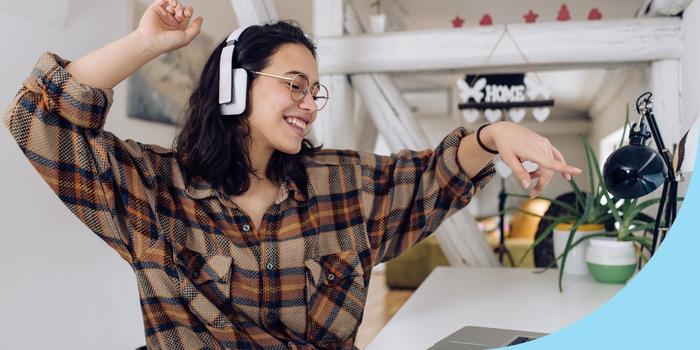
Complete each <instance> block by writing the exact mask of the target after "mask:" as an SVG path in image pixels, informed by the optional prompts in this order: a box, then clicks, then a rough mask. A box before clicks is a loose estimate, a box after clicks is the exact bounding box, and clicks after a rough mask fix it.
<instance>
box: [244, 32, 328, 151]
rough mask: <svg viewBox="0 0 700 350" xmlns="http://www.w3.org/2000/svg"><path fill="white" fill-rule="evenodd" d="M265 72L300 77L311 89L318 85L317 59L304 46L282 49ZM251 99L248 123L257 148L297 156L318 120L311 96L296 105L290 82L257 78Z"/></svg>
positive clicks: (290, 45)
mask: <svg viewBox="0 0 700 350" xmlns="http://www.w3.org/2000/svg"><path fill="white" fill-rule="evenodd" d="M262 72H263V73H268V74H274V75H279V76H285V77H289V78H291V77H293V76H294V75H295V74H297V73H301V74H303V75H305V76H306V78H307V79H308V81H309V83H310V84H311V85H313V84H315V83H316V82H318V66H317V64H316V59H314V56H313V55H312V54H311V51H309V49H307V48H306V47H305V46H303V45H301V44H284V45H282V46H280V47H279V48H278V50H277V52H275V53H274V54H273V55H272V56H271V57H270V60H269V65H268V66H267V67H265V68H264V69H263V70H262ZM250 99H251V101H250V102H251V104H250V106H249V108H250V116H249V117H248V123H249V125H250V131H251V138H252V142H253V144H254V147H255V146H257V147H261V146H262V147H264V148H267V149H271V150H272V151H273V150H279V151H280V152H284V153H288V154H296V153H298V152H299V151H300V150H301V141H302V139H303V138H304V135H305V134H306V133H307V132H308V130H309V128H310V127H311V124H312V123H313V122H314V120H316V112H317V107H316V103H315V102H314V100H313V96H311V93H309V94H307V95H306V96H305V97H304V98H303V99H302V100H300V101H294V100H293V99H292V97H291V95H290V92H289V81H288V80H283V79H278V78H273V77H269V76H264V75H258V76H257V77H256V79H255V80H254V81H253V84H252V88H251V98H250Z"/></svg>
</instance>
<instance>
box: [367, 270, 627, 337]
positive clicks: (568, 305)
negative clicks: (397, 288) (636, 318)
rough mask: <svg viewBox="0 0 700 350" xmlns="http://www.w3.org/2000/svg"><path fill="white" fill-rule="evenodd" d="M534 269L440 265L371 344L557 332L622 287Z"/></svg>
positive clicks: (557, 272) (552, 271)
mask: <svg viewBox="0 0 700 350" xmlns="http://www.w3.org/2000/svg"><path fill="white" fill-rule="evenodd" d="M533 271H534V269H513V268H460V267H438V268H437V269H435V270H434V271H433V273H431V274H430V276H428V278H427V279H426V280H425V281H424V282H423V284H421V285H420V287H418V289H416V292H415V293H414V294H413V295H412V296H411V298H410V299H408V301H407V302H406V304H404V306H403V307H402V308H401V309H400V310H399V311H398V312H397V313H396V315H394V317H393V318H392V319H391V320H390V321H389V323H388V324H387V325H386V326H385V327H384V328H383V329H382V330H381V332H379V334H378V335H377V337H376V338H374V340H373V341H372V342H371V343H370V344H369V345H368V346H367V350H385V349H402V350H410V349H419V350H425V349H427V348H429V347H430V346H432V345H433V344H435V343H436V342H437V341H439V340H440V339H442V338H444V337H446V336H448V335H449V334H451V333H452V332H454V331H456V330H457V329H459V328H462V327H463V326H482V327H493V328H508V329H517V330H522V331H532V332H543V333H552V332H555V331H557V330H559V329H561V328H564V327H566V326H567V325H569V324H572V323H573V322H575V321H577V320H579V319H581V318H583V317H584V316H586V315H588V314H589V313H590V312H592V311H593V310H595V309H596V308H598V307H599V306H601V305H602V304H603V303H605V302H606V301H607V300H608V299H610V298H611V297H612V296H614V295H615V294H616V293H617V292H618V291H619V290H620V289H621V288H622V285H610V284H602V283H597V282H595V281H594V280H593V278H592V277H590V276H585V277H582V276H572V275H565V276H564V284H563V286H564V292H563V293H560V292H559V288H558V287H557V282H558V276H559V271H558V270H549V271H547V272H545V273H533Z"/></svg>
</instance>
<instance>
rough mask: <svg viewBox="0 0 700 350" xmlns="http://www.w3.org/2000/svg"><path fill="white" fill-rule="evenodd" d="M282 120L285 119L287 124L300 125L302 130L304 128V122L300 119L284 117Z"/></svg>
mask: <svg viewBox="0 0 700 350" xmlns="http://www.w3.org/2000/svg"><path fill="white" fill-rule="evenodd" d="M284 120H286V121H287V123H289V124H292V125H296V126H298V127H300V128H301V129H302V130H305V129H306V123H305V122H304V121H303V120H301V119H297V118H294V117H284Z"/></svg>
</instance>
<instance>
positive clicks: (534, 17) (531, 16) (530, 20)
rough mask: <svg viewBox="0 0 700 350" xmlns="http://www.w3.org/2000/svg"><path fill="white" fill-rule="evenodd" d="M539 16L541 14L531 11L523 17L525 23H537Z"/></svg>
mask: <svg viewBox="0 0 700 350" xmlns="http://www.w3.org/2000/svg"><path fill="white" fill-rule="evenodd" d="M537 16H539V14H537V13H534V12H532V10H529V11H528V12H527V13H526V14H525V15H523V18H525V23H535V21H536V20H537Z"/></svg>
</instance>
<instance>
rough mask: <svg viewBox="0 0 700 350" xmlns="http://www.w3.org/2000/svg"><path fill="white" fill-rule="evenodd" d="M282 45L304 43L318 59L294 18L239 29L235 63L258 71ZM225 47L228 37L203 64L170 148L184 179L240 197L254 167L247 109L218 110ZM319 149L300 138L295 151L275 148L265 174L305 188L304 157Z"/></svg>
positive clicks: (312, 45) (313, 46)
mask: <svg viewBox="0 0 700 350" xmlns="http://www.w3.org/2000/svg"><path fill="white" fill-rule="evenodd" d="M284 44H301V45H304V46H305V47H306V48H308V49H309V51H311V53H312V55H313V56H314V58H316V46H315V45H314V43H313V42H312V41H311V40H310V39H309V38H307V37H306V35H305V34H304V32H303V30H302V29H301V28H300V27H299V25H298V24H297V23H296V22H294V21H278V22H275V23H270V24H264V25H256V26H251V27H249V28H248V29H246V30H245V31H244V32H243V33H241V35H240V37H239V40H238V43H237V44H236V49H235V56H236V58H237V62H238V63H237V65H236V66H237V67H243V68H245V69H247V70H249V71H261V70H263V69H264V68H265V67H266V66H267V65H268V64H269V63H270V62H269V61H270V57H271V56H272V55H273V54H274V53H275V52H277V50H278V49H279V48H280V46H282V45H284ZM225 45H226V40H224V41H222V42H221V43H220V44H219V45H218V46H217V47H216V49H215V50H214V52H213V53H212V54H211V56H210V57H209V59H208V60H207V63H206V64H205V65H204V69H203V70H202V74H201V76H200V78H199V82H198V83H197V85H196V87H195V89H194V92H193V93H192V95H191V96H190V99H189V107H188V108H187V111H186V120H185V123H184V125H183V127H182V130H180V133H179V134H178V135H177V137H176V138H175V140H174V142H173V144H174V145H173V146H174V148H176V149H177V155H178V163H179V164H180V167H181V168H182V170H183V171H184V172H185V174H186V176H187V177H188V178H190V179H191V178H193V177H198V176H199V177H201V178H203V179H204V180H206V181H208V182H210V183H211V184H213V185H215V186H221V187H223V189H224V190H225V191H226V193H227V194H229V195H239V194H242V193H245V192H246V191H248V189H249V188H250V177H249V175H250V174H253V175H255V170H256V169H253V168H252V165H251V161H250V157H249V152H248V140H249V138H250V128H249V124H248V117H249V112H246V113H245V114H244V115H243V116H241V117H230V116H222V115H221V113H220V111H219V101H218V96H219V58H220V56H221V51H222V50H223V48H224V47H225ZM255 77H256V75H254V74H251V75H250V79H249V82H248V94H249V96H248V100H249V101H250V87H251V86H252V85H251V84H252V82H253V80H254V79H255ZM320 148H321V147H314V146H313V144H312V143H311V141H309V140H307V139H304V140H303V141H302V146H301V151H299V153H297V154H286V153H283V152H280V151H278V150H275V151H274V152H273V154H272V157H271V158H270V161H269V163H268V166H267V169H265V176H266V177H267V178H269V179H272V180H277V181H280V182H281V181H282V180H284V179H285V178H286V177H289V178H290V179H291V180H292V181H294V182H295V183H296V184H298V185H299V187H300V189H301V190H305V189H306V183H307V181H308V179H307V176H306V171H305V168H304V164H303V161H302V157H304V156H306V155H310V154H312V153H313V152H316V151H318V150H319V149H320Z"/></svg>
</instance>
